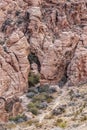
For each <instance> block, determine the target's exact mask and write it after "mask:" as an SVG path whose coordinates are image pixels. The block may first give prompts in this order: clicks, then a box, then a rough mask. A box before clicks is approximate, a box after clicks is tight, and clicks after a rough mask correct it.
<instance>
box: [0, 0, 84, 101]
mask: <svg viewBox="0 0 87 130" xmlns="http://www.w3.org/2000/svg"><path fill="white" fill-rule="evenodd" d="M29 52H30V53H29ZM29 54H33V55H35V56H36V58H37V59H38V60H35V61H33V63H30V64H31V65H29V61H28V55H29ZM30 67H32V68H30ZM86 68H87V1H86V0H80V1H79V0H15V1H14V0H4V1H3V0H1V1H0V96H1V97H4V98H5V100H7V99H9V98H10V97H12V98H13V97H14V95H16V96H18V95H20V94H21V93H24V92H25V91H26V90H27V83H28V74H29V72H30V69H31V71H33V72H35V73H38V74H40V77H41V78H40V83H41V84H44V83H54V84H56V83H59V85H60V86H62V85H63V84H65V83H66V84H67V85H69V86H70V85H78V84H82V83H85V82H87V69H86Z"/></svg>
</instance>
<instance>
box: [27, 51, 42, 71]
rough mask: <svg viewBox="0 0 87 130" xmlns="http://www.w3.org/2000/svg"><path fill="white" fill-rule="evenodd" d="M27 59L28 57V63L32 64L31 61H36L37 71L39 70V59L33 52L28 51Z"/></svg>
mask: <svg viewBox="0 0 87 130" xmlns="http://www.w3.org/2000/svg"><path fill="white" fill-rule="evenodd" d="M28 59H29V62H30V65H31V64H32V63H36V64H37V66H38V71H39V72H40V70H41V64H40V62H39V59H38V57H37V56H36V55H35V53H32V52H31V53H30V55H29V56H28Z"/></svg>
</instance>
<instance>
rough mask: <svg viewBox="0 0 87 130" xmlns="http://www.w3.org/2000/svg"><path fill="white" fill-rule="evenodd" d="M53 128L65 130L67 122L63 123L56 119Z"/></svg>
mask: <svg viewBox="0 0 87 130" xmlns="http://www.w3.org/2000/svg"><path fill="white" fill-rule="evenodd" d="M55 126H59V127H61V128H66V126H67V122H66V121H63V120H62V119H57V121H56V122H55Z"/></svg>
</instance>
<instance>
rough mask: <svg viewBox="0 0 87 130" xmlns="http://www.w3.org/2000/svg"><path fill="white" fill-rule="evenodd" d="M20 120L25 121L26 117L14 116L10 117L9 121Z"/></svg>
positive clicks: (21, 115)
mask: <svg viewBox="0 0 87 130" xmlns="http://www.w3.org/2000/svg"><path fill="white" fill-rule="evenodd" d="M20 118H22V119H24V120H25V118H26V116H25V115H24V114H19V115H17V116H15V117H10V118H9V120H10V121H14V122H17V121H18V120H19V119H20Z"/></svg>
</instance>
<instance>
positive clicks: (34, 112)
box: [30, 107, 39, 115]
mask: <svg viewBox="0 0 87 130" xmlns="http://www.w3.org/2000/svg"><path fill="white" fill-rule="evenodd" d="M30 112H32V114H34V115H38V114H39V112H38V109H37V108H36V107H33V108H31V109H30Z"/></svg>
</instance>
